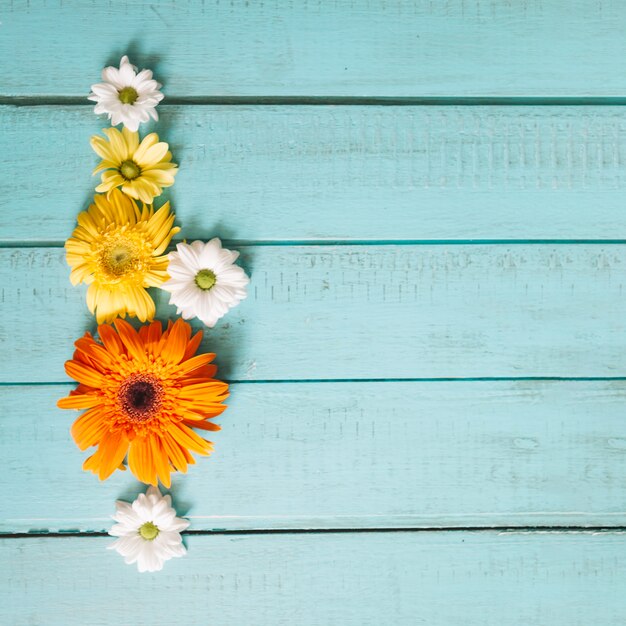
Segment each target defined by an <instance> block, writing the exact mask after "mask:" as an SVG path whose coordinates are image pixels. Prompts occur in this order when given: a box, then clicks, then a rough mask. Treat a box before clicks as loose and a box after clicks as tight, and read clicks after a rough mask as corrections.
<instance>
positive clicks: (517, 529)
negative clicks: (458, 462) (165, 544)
mask: <svg viewBox="0 0 626 626" xmlns="http://www.w3.org/2000/svg"><path fill="white" fill-rule="evenodd" d="M458 532H472V533H498V534H520V533H523V534H546V533H554V534H588V535H598V534H619V533H626V526H444V527H440V526H432V527H420V526H416V527H413V528H405V527H399V528H395V527H391V528H257V529H248V530H237V529H235V530H226V529H223V530H186V531H183V532H182V533H181V534H182V535H183V536H190V537H191V536H213V535H215V536H217V535H330V534H333V535H339V534H342V535H348V534H356V533H358V534H385V533H406V534H410V533H458ZM109 536H110V535H109V533H107V532H94V531H88V532H80V531H76V532H74V531H61V532H36V531H33V532H16V533H6V532H5V533H0V539H30V538H34V539H58V538H63V539H65V538H71V537H76V538H78V537H81V538H82V537H109Z"/></svg>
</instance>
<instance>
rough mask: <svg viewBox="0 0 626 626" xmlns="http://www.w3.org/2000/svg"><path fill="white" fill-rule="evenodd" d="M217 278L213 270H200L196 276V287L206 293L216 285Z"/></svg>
mask: <svg viewBox="0 0 626 626" xmlns="http://www.w3.org/2000/svg"><path fill="white" fill-rule="evenodd" d="M216 282H217V278H216V276H215V274H214V273H213V272H212V271H211V270H200V271H199V272H198V273H197V274H196V285H198V287H200V289H202V290H204V291H208V290H209V289H211V287H213V285H215V283H216Z"/></svg>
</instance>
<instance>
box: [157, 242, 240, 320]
mask: <svg viewBox="0 0 626 626" xmlns="http://www.w3.org/2000/svg"><path fill="white" fill-rule="evenodd" d="M238 257H239V252H236V251H233V250H226V248H222V242H221V241H220V240H219V239H218V238H217V237H216V238H214V239H211V241H209V242H207V243H204V242H203V241H194V242H193V243H191V244H187V243H179V244H178V245H177V246H176V250H175V251H173V252H170V253H169V254H168V259H169V264H168V266H167V273H168V274H169V276H170V278H169V280H168V281H166V282H165V283H163V284H162V285H161V289H164V290H165V291H169V292H170V294H171V297H170V304H174V305H176V307H177V308H178V311H177V314H178V315H181V316H182V317H183V319H186V320H188V319H191V318H192V317H197V318H198V319H199V320H200V321H202V322H203V323H204V324H205V325H206V326H208V327H209V328H212V327H213V326H215V324H217V321H218V320H219V319H220V318H221V317H223V316H224V315H225V314H226V313H227V312H228V310H229V309H231V308H232V307H234V306H236V305H237V304H239V302H241V301H242V300H243V299H244V298H245V297H246V295H247V294H246V286H247V285H248V283H249V282H250V279H249V278H248V277H247V276H246V273H245V272H244V271H243V269H241V267H239V266H238V265H235V261H236V260H237V258H238Z"/></svg>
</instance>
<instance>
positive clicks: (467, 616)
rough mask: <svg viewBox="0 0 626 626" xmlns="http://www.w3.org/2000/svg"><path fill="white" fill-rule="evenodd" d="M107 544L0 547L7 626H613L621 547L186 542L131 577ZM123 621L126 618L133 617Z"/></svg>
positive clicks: (250, 539) (481, 538)
mask: <svg viewBox="0 0 626 626" xmlns="http://www.w3.org/2000/svg"><path fill="white" fill-rule="evenodd" d="M109 543H111V539H109V538H99V537H98V538H84V539H76V538H54V539H35V538H29V539H5V540H1V541H0V563H1V564H2V565H1V566H0V618H1V619H3V623H6V624H11V626H30V625H31V624H45V625H46V626H84V625H85V624H89V625H90V626H115V625H117V624H122V623H128V621H129V620H131V619H132V623H137V624H151V625H153V626H179V625H180V626H182V625H186V624H220V626H241V625H242V624H254V625H255V626H293V625H294V624H297V625H298V626H329V625H337V626H379V625H380V624H385V625H393V626H415V625H416V624H428V625H429V626H458V625H459V624H463V625H464V626H545V625H546V624H550V625H556V624H559V625H561V624H563V625H566V624H567V626H589V624H596V625H598V626H618V625H622V624H624V623H625V622H626V608H624V602H623V589H624V583H625V582H626V580H625V575H624V571H626V552H625V550H624V547H625V545H626V539H625V537H624V535H623V534H613V533H602V534H599V535H593V534H585V533H576V534H559V533H547V534H542V535H534V536H533V535H528V534H516V533H512V534H510V533H504V534H499V533H492V532H489V533H468V532H460V533H437V532H432V533H391V534H389V533H382V534H368V533H359V534H307V535H256V536H245V535H244V536H236V537H228V536H192V537H187V539H186V543H187V544H188V549H189V552H188V554H187V556H185V557H183V558H182V559H175V560H173V561H170V562H168V563H166V566H165V570H164V571H163V572H158V573H156V574H138V573H137V572H136V570H134V568H133V567H128V566H127V565H124V563H123V561H122V559H121V558H120V557H119V556H118V555H117V554H115V553H113V552H109V551H106V550H105V548H106V546H107V545H108V544H109ZM131 614H132V616H133V617H132V618H131V617H129V616H130V615H131Z"/></svg>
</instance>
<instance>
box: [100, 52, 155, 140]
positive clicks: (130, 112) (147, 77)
mask: <svg viewBox="0 0 626 626" xmlns="http://www.w3.org/2000/svg"><path fill="white" fill-rule="evenodd" d="M102 80H103V82H101V83H96V84H95V85H92V86H91V93H90V94H89V96H88V98H89V100H93V101H94V102H96V106H95V107H94V112H95V113H97V114H98V115H100V114H101V113H105V114H106V115H108V117H109V119H110V120H111V124H112V125H113V126H117V125H118V124H124V126H125V127H126V128H128V130H132V131H136V130H138V129H139V124H141V123H142V122H147V121H148V120H149V119H150V118H152V119H153V120H157V119H159V116H158V114H157V112H156V106H157V104H159V102H161V100H163V94H162V93H161V92H160V91H159V89H161V84H160V83H157V81H156V80H154V79H153V78H152V72H151V71H150V70H141V72H139V73H137V68H136V67H135V66H134V65H131V64H130V62H129V60H128V57H127V56H123V57H122V60H121V61H120V66H119V68H117V67H113V66H110V67H105V68H104V69H103V70H102Z"/></svg>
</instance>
